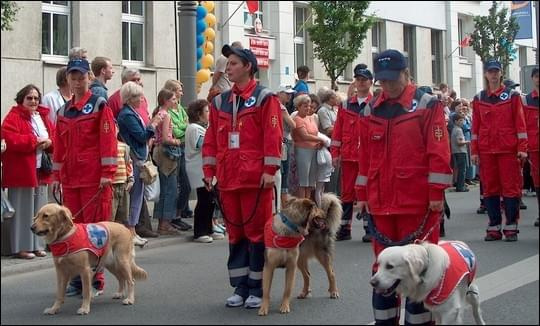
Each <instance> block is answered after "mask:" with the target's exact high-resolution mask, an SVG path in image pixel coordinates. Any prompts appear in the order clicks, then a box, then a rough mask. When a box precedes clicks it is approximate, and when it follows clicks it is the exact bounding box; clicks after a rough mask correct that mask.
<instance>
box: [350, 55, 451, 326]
mask: <svg viewBox="0 0 540 326" xmlns="http://www.w3.org/2000/svg"><path fill="white" fill-rule="evenodd" d="M374 64H375V79H377V80H379V81H380V84H381V87H382V94H381V95H379V96H378V97H376V98H374V99H373V100H372V101H371V102H370V103H369V104H368V105H366V107H365V108H364V110H363V111H362V112H361V116H360V120H359V139H360V145H359V153H358V154H359V155H358V177H357V179H356V190H357V196H358V206H359V208H360V209H361V210H367V212H369V213H371V214H372V219H373V224H374V228H375V232H374V233H373V241H372V244H373V250H374V253H375V256H378V255H379V253H380V252H381V251H382V250H383V249H384V248H385V247H386V246H390V245H395V244H401V243H402V242H405V241H406V240H407V239H409V238H410V239H411V241H413V240H414V239H426V240H427V241H430V242H432V243H437V242H438V241H439V228H438V227H437V225H438V222H439V217H440V215H441V211H442V209H443V193H444V189H445V188H447V187H449V186H450V185H451V184H452V171H451V169H450V166H449V162H450V148H449V146H448V133H447V130H446V123H445V120H444V111H443V105H442V103H441V102H440V101H439V100H437V98H436V97H434V96H431V95H428V94H426V93H424V92H422V91H420V90H417V89H416V86H414V85H412V84H410V81H409V80H410V79H409V77H410V75H409V70H408V69H407V63H406V61H405V58H404V57H403V55H402V54H401V53H400V52H399V51H396V50H386V51H384V52H382V53H381V54H380V55H379V56H378V58H377V59H376V60H375V62H374ZM403 244H404V243H403ZM375 258H376V257H375ZM376 269H377V266H376V265H375V264H374V266H373V271H374V272H375V271H376ZM372 304H373V312H374V317H375V323H376V324H396V325H397V324H398V323H399V312H400V298H399V297H397V296H396V295H390V296H383V295H382V294H379V293H376V292H375V291H374V292H373V300H372ZM405 311H406V314H405V323H406V324H417V325H421V324H425V325H428V324H430V323H431V314H430V313H429V312H428V311H427V310H425V308H424V306H423V305H422V303H413V302H409V301H408V300H407V303H406V306H405Z"/></svg>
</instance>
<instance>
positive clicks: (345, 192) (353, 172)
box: [341, 161, 358, 203]
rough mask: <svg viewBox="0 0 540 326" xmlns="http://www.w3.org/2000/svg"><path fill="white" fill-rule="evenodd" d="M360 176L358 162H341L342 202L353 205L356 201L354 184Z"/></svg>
mask: <svg viewBox="0 0 540 326" xmlns="http://www.w3.org/2000/svg"><path fill="white" fill-rule="evenodd" d="M357 176H358V162H354V161H342V162H341V201H342V202H344V203H352V202H354V201H355V199H356V194H355V191H354V184H355V182H356V177H357Z"/></svg>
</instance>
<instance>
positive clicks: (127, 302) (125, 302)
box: [122, 298, 135, 306]
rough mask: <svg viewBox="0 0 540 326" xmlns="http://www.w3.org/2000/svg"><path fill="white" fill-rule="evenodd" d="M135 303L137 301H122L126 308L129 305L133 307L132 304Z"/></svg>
mask: <svg viewBox="0 0 540 326" xmlns="http://www.w3.org/2000/svg"><path fill="white" fill-rule="evenodd" d="M134 303H135V300H133V299H129V298H127V299H124V300H123V301H122V304H123V305H126V306H127V305H132V304H134Z"/></svg>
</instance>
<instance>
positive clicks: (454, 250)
mask: <svg viewBox="0 0 540 326" xmlns="http://www.w3.org/2000/svg"><path fill="white" fill-rule="evenodd" d="M439 245H440V246H441V247H442V248H443V249H444V250H445V251H446V253H447V254H448V256H449V257H450V263H449V264H448V267H447V268H446V270H445V272H444V273H443V276H442V278H441V281H440V283H439V285H438V286H437V287H435V288H434V289H433V290H432V291H431V292H430V293H429V295H428V296H427V298H426V300H424V302H425V303H427V304H429V305H439V304H442V303H443V302H445V301H446V300H447V299H448V298H449V297H450V295H451V294H452V292H454V290H455V289H456V287H457V285H458V284H459V283H460V282H461V280H462V279H463V278H464V277H465V276H466V277H467V281H468V284H471V282H472V281H473V280H474V276H475V274H476V257H475V256H474V253H473V252H472V250H471V249H470V248H469V247H468V246H467V245H466V244H465V243H463V242H461V241H445V242H441V243H439Z"/></svg>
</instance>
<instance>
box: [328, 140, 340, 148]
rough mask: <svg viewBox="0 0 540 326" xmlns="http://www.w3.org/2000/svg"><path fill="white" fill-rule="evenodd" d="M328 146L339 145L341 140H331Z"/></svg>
mask: <svg viewBox="0 0 540 326" xmlns="http://www.w3.org/2000/svg"><path fill="white" fill-rule="evenodd" d="M330 146H335V147H341V142H340V141H339V140H332V142H331V143H330Z"/></svg>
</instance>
